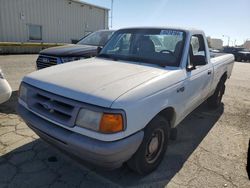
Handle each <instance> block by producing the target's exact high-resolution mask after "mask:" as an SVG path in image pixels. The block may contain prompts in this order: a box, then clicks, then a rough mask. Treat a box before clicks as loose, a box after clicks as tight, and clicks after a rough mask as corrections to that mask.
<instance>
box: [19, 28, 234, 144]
mask: <svg viewBox="0 0 250 188" xmlns="http://www.w3.org/2000/svg"><path fill="white" fill-rule="evenodd" d="M186 34H187V35H186V44H185V47H184V51H183V54H182V60H181V63H180V67H164V68H163V67H159V66H154V65H150V64H143V63H138V62H125V61H112V60H107V59H101V58H92V59H87V60H81V61H77V62H73V63H68V64H62V65H59V66H54V67H51V68H47V69H44V70H40V71H37V72H34V73H32V74H30V75H28V76H26V77H24V79H23V81H24V82H25V83H28V84H30V85H33V86H35V87H38V88H40V89H43V90H46V91H49V92H52V93H55V94H58V95H61V96H64V97H67V98H71V99H74V100H77V101H81V102H84V103H88V104H93V105H97V106H100V107H106V108H111V109H122V110H124V111H125V113H126V121H127V126H126V129H125V131H123V132H120V133H116V134H101V133H98V132H94V131H91V130H87V129H84V128H79V127H73V128H67V129H70V130H71V131H73V132H78V133H80V134H82V135H85V136H88V137H91V138H95V139H98V140H102V141H115V140H119V139H122V138H125V137H127V136H129V135H131V134H134V133H136V132H138V131H139V130H142V129H143V128H144V127H145V126H146V125H147V124H148V123H149V122H150V120H152V119H153V118H154V117H155V116H156V115H157V114H158V113H159V112H161V111H162V110H164V109H166V108H168V107H172V108H173V109H174V111H175V116H174V119H173V121H172V122H171V126H172V127H176V126H177V125H178V124H179V123H180V122H181V121H182V120H183V119H184V118H185V117H186V116H187V115H188V114H189V113H190V112H192V111H193V110H194V109H195V108H196V107H198V106H199V105H200V104H201V103H202V102H204V101H205V100H206V99H207V98H208V97H209V96H211V95H212V94H213V93H214V91H215V88H216V86H217V84H218V83H219V80H220V78H221V77H222V75H223V74H224V73H227V76H228V77H230V75H231V72H232V68H233V62H234V57H233V55H223V56H219V57H216V58H212V59H210V56H207V62H208V63H207V65H205V66H201V67H197V68H196V69H195V70H193V71H190V72H189V71H187V70H186V62H187V57H188V49H189V45H190V43H189V41H190V38H191V36H192V35H194V34H202V35H203V36H204V37H205V35H204V33H203V32H202V31H198V30H186ZM205 45H206V49H207V50H206V51H207V54H209V50H208V46H207V43H206V44H205ZM208 71H211V74H210V75H209V74H208ZM181 87H184V88H185V91H184V92H179V93H177V90H178V89H179V88H181ZM59 126H62V127H64V126H63V125H59ZM64 128H66V127H64Z"/></svg>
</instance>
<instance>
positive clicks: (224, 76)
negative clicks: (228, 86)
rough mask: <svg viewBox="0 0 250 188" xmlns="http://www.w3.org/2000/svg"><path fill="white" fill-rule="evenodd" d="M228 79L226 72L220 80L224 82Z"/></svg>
mask: <svg viewBox="0 0 250 188" xmlns="http://www.w3.org/2000/svg"><path fill="white" fill-rule="evenodd" d="M226 80H227V72H225V73H224V74H223V75H222V77H221V79H220V81H222V82H223V83H225V82H226Z"/></svg>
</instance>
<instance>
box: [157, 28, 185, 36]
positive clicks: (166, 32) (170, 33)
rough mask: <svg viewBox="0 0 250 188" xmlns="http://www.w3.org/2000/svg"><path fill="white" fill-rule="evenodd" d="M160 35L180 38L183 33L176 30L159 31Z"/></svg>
mask: <svg viewBox="0 0 250 188" xmlns="http://www.w3.org/2000/svg"><path fill="white" fill-rule="evenodd" d="M160 34H161V35H173V36H182V34H183V32H181V31H176V30H169V29H167V30H161V33H160Z"/></svg>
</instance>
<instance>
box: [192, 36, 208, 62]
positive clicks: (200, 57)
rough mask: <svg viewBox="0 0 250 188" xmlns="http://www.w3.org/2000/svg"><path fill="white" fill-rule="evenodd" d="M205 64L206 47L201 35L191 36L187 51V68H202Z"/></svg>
mask: <svg viewBox="0 0 250 188" xmlns="http://www.w3.org/2000/svg"><path fill="white" fill-rule="evenodd" d="M206 64H207V61H206V47H205V42H204V38H203V36H202V35H193V36H192V38H191V43H190V49H189V60H188V66H191V67H193V66H203V65H206Z"/></svg>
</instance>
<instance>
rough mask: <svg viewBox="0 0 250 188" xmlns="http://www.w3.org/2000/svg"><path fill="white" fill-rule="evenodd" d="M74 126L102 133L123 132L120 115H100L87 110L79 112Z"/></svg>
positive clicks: (100, 113)
mask: <svg viewBox="0 0 250 188" xmlns="http://www.w3.org/2000/svg"><path fill="white" fill-rule="evenodd" d="M76 125H77V126H79V127H83V128H87V129H91V130H94V131H99V132H102V133H117V132H120V131H123V130H124V124H123V116H122V114H112V113H102V112H95V111H91V110H87V109H81V110H80V112H79V114H78V116H77V120H76Z"/></svg>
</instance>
